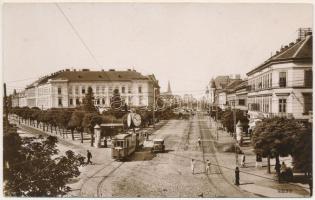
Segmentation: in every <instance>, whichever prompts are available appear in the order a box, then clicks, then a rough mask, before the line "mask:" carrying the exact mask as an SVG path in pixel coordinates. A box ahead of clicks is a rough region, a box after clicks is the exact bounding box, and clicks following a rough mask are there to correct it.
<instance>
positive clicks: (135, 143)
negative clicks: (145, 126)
mask: <svg viewBox="0 0 315 200" xmlns="http://www.w3.org/2000/svg"><path fill="white" fill-rule="evenodd" d="M144 138H145V136H144V133H143V132H142V131H141V132H139V133H125V134H119V135H116V136H115V137H114V138H113V140H112V158H113V159H115V160H125V159H127V158H128V157H129V156H130V155H131V154H133V153H134V152H135V151H136V150H137V149H139V148H142V147H143V143H144Z"/></svg>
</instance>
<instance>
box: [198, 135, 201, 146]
mask: <svg viewBox="0 0 315 200" xmlns="http://www.w3.org/2000/svg"><path fill="white" fill-rule="evenodd" d="M198 145H199V146H201V139H200V137H199V138H198Z"/></svg>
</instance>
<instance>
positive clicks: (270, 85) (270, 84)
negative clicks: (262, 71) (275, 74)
mask: <svg viewBox="0 0 315 200" xmlns="http://www.w3.org/2000/svg"><path fill="white" fill-rule="evenodd" d="M269 81H270V82H269V87H270V88H271V87H272V73H270V74H269Z"/></svg>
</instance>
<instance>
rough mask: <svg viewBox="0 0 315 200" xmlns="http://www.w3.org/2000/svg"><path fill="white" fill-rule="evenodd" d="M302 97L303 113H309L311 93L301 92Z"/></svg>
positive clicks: (311, 108) (311, 103)
mask: <svg viewBox="0 0 315 200" xmlns="http://www.w3.org/2000/svg"><path fill="white" fill-rule="evenodd" d="M303 99H304V114H309V111H312V110H313V101H312V99H313V95H312V93H303Z"/></svg>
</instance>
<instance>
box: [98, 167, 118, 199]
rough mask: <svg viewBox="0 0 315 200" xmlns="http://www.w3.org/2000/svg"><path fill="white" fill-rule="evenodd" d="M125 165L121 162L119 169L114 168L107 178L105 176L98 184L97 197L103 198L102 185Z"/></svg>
mask: <svg viewBox="0 0 315 200" xmlns="http://www.w3.org/2000/svg"><path fill="white" fill-rule="evenodd" d="M123 164H124V162H121V163H119V164H118V166H117V167H114V169H112V170H111V171H110V172H109V173H108V174H106V175H105V176H103V178H102V179H101V181H100V182H99V183H98V184H97V188H96V192H97V197H102V191H101V189H102V185H103V183H104V181H105V180H106V179H107V178H108V177H109V176H110V175H111V174H113V173H114V172H115V171H116V170H117V169H119V168H120V167H121V166H122V165H123Z"/></svg>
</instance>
